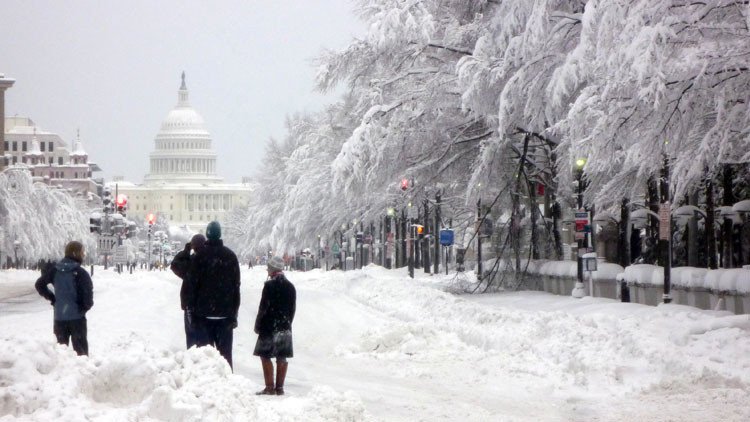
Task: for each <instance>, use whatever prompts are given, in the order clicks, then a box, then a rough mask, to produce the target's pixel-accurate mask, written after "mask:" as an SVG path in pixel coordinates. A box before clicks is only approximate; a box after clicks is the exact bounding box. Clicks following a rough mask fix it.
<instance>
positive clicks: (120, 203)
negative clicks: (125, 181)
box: [116, 193, 128, 216]
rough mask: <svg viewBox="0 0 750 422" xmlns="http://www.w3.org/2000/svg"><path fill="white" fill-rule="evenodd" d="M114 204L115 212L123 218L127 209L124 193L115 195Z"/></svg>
mask: <svg viewBox="0 0 750 422" xmlns="http://www.w3.org/2000/svg"><path fill="white" fill-rule="evenodd" d="M116 204H117V212H119V213H120V214H122V215H123V216H124V215H125V211H127V209H128V197H127V195H125V194H124V193H121V194H119V195H117V199H116Z"/></svg>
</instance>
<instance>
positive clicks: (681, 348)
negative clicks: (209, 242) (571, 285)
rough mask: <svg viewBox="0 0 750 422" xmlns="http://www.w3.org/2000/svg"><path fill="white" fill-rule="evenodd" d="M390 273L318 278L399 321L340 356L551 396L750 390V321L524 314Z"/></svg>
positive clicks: (685, 311)
mask: <svg viewBox="0 0 750 422" xmlns="http://www.w3.org/2000/svg"><path fill="white" fill-rule="evenodd" d="M384 274H385V273H384V272H377V271H368V272H363V273H362V274H361V276H360V277H358V278H357V279H351V278H344V277H342V278H341V279H339V280H336V279H331V278H327V279H321V280H319V281H318V282H319V283H321V287H322V286H325V287H326V288H330V289H335V288H338V289H341V290H343V291H346V293H347V295H349V296H351V297H352V298H354V299H355V300H357V301H359V302H361V303H363V304H367V305H368V306H370V307H373V308H376V309H378V310H380V311H382V312H384V313H386V314H387V315H389V316H391V317H392V318H393V322H392V323H390V324H386V325H384V326H380V327H376V328H373V329H372V330H370V331H369V332H368V333H366V334H365V335H363V336H362V337H361V341H360V342H358V343H355V344H351V345H348V346H342V347H340V348H339V349H338V353H339V355H340V356H343V357H347V356H350V357H355V356H357V357H360V356H362V355H367V356H369V357H370V358H372V359H374V360H376V361H378V362H379V363H378V364H380V365H383V364H384V362H386V361H392V362H393V363H394V364H395V365H398V364H399V362H402V361H410V362H419V361H425V362H428V361H432V362H446V361H453V362H465V363H467V364H469V366H471V364H473V363H479V365H478V366H479V367H480V368H481V370H480V371H477V372H475V373H467V374H466V376H467V377H471V378H475V380H476V382H484V380H491V379H502V380H504V381H503V382H510V381H509V379H512V378H516V379H515V380H514V381H517V382H519V383H521V384H527V383H530V384H535V385H540V386H541V385H544V386H547V387H549V388H551V391H554V392H555V393H554V394H565V393H563V392H565V391H567V393H571V392H576V393H577V394H589V395H595V396H597V395H602V394H606V395H618V394H622V393H639V392H646V391H649V390H650V389H652V388H657V387H663V386H664V385H673V384H679V385H690V384H691V383H694V382H696V381H700V380H706V379H712V380H713V381H714V382H715V383H718V384H719V385H724V386H736V385H741V386H742V389H743V390H746V391H747V390H748V389H750V315H726V316H721V317H716V316H714V315H708V314H705V313H701V312H699V311H698V310H695V312H693V309H694V308H689V307H684V306H679V305H670V306H666V307H664V306H662V307H659V308H650V310H649V311H643V312H644V315H641V314H637V313H636V314H631V313H627V312H626V313H622V314H617V313H615V314H610V315H606V314H602V313H607V312H608V311H609V312H610V313H611V310H612V308H614V307H615V306H618V305H630V304H619V303H618V304H612V305H608V306H609V307H603V308H602V311H601V312H595V313H587V314H582V315H575V314H571V313H569V312H545V311H534V312H520V311H519V310H517V309H510V308H505V307H488V306H484V305H481V304H478V303H474V302H472V301H468V300H465V299H464V298H462V297H457V296H454V295H451V294H448V293H445V292H443V291H440V290H438V289H435V288H434V287H430V286H428V285H425V284H422V283H419V282H414V281H408V280H404V279H403V278H394V277H388V276H387V275H384ZM579 303H580V302H579ZM584 303H585V302H584ZM627 309H629V310H631V312H632V310H633V309H649V308H646V307H638V308H632V307H627ZM730 362H731V364H730ZM476 366H477V365H474V367H475V368H476ZM429 368H430V369H429V372H425V373H421V374H420V373H418V371H417V373H416V375H417V376H425V377H436V378H440V374H439V371H440V370H441V367H440V366H439V365H431V366H430V367H429ZM414 375H415V372H414V371H412V372H409V373H404V376H405V377H407V376H414ZM471 378H470V380H471ZM511 383H512V382H511Z"/></svg>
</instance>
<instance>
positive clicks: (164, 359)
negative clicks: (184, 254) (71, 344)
mask: <svg viewBox="0 0 750 422" xmlns="http://www.w3.org/2000/svg"><path fill="white" fill-rule="evenodd" d="M103 356H104V357H102V358H87V357H80V358H79V357H77V356H76V355H75V353H74V352H73V351H72V349H70V348H68V347H62V346H58V345H56V344H54V343H52V342H50V341H39V340H25V339H19V338H17V337H16V338H12V339H11V338H7V337H6V338H3V339H2V340H0V391H1V392H0V420H3V421H6V420H7V421H13V420H24V421H26V420H35V421H52V420H60V421H61V420H64V421H77V420H101V421H109V420H160V421H200V420H212V421H233V420H262V421H299V420H312V421H332V420H333V421H339V420H341V421H345V420H367V419H368V418H367V416H366V415H365V413H364V412H365V411H364V405H363V404H362V402H361V400H359V398H357V397H356V396H354V395H352V394H351V393H347V394H339V393H336V392H335V391H334V390H333V389H331V388H329V387H325V386H316V387H313V389H312V390H311V391H310V393H309V394H308V395H307V396H305V397H285V398H276V397H271V398H268V397H262V398H259V397H257V396H255V394H254V392H255V391H256V390H257V389H258V385H257V384H255V383H252V382H250V381H249V380H248V379H247V378H245V377H242V376H238V375H233V374H232V373H231V371H230V369H229V366H228V365H227V363H226V362H225V361H224V359H223V358H222V357H221V356H220V355H219V354H218V352H217V351H216V350H215V349H213V348H210V347H205V348H200V349H197V348H192V349H190V350H187V351H184V352H177V353H172V352H169V351H166V350H154V349H152V348H150V347H149V346H148V345H147V343H146V342H145V341H143V340H141V339H139V338H137V337H136V336H132V337H131V338H129V339H127V340H126V341H124V342H122V343H121V344H119V345H115V346H114V347H112V348H111V349H110V350H108V351H107V352H106V353H105V354H103Z"/></svg>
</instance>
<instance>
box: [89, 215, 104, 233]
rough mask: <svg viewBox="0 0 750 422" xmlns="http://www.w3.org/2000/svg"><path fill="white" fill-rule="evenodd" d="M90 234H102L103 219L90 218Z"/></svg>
mask: <svg viewBox="0 0 750 422" xmlns="http://www.w3.org/2000/svg"><path fill="white" fill-rule="evenodd" d="M89 232H90V233H99V234H101V233H102V219H101V218H100V217H89Z"/></svg>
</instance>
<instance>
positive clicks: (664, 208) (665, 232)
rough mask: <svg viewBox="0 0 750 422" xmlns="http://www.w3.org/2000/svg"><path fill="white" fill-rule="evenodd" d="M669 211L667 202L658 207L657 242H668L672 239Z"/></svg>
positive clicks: (670, 209)
mask: <svg viewBox="0 0 750 422" xmlns="http://www.w3.org/2000/svg"><path fill="white" fill-rule="evenodd" d="M671 211H672V207H671V206H670V204H669V202H665V203H663V204H661V205H659V240H669V238H670V237H672V236H671V235H672V221H671Z"/></svg>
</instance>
